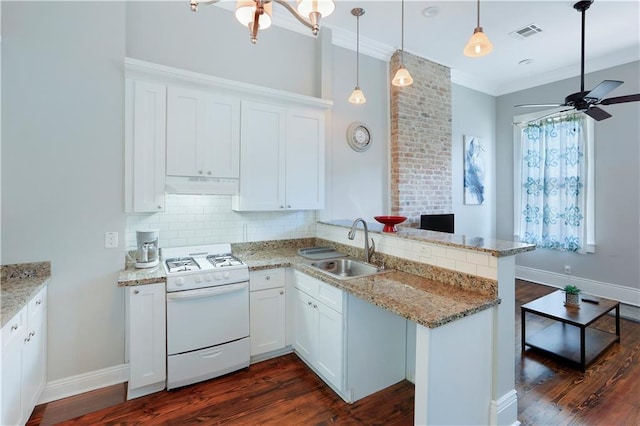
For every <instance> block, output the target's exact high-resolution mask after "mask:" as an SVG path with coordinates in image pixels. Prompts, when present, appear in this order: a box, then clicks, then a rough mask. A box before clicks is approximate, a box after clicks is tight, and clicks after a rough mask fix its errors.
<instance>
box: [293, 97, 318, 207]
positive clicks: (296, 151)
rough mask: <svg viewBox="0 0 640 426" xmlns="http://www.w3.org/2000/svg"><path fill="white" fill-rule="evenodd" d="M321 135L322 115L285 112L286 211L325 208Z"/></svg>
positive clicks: (301, 111)
mask: <svg viewBox="0 0 640 426" xmlns="http://www.w3.org/2000/svg"><path fill="white" fill-rule="evenodd" d="M324 133H325V122H324V111H318V110H313V109H301V108H297V109H291V108H290V109H288V110H287V146H286V176H285V180H286V185H285V192H286V201H287V203H286V207H287V209H292V210H318V209H322V208H324V197H325V194H324V140H325V136H324Z"/></svg>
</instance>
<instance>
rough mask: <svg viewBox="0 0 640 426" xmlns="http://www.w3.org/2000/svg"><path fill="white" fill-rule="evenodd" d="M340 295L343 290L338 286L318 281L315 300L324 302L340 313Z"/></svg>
mask: <svg viewBox="0 0 640 426" xmlns="http://www.w3.org/2000/svg"><path fill="white" fill-rule="evenodd" d="M342 295H343V291H342V290H340V289H339V288H336V287H334V286H332V285H329V284H326V283H323V282H322V281H319V282H318V294H317V295H316V300H317V301H318V302H321V303H324V304H325V305H327V306H328V307H330V308H331V309H333V310H334V311H336V312H338V313H340V314H341V313H342Z"/></svg>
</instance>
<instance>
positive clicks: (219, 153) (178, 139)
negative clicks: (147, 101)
mask: <svg viewBox="0 0 640 426" xmlns="http://www.w3.org/2000/svg"><path fill="white" fill-rule="evenodd" d="M167 97H168V100H167V175H168V176H187V177H207V178H211V177H214V178H230V179H233V178H235V179H237V178H238V174H239V151H240V98H239V97H233V96H225V95H221V94H217V93H215V92H213V91H210V90H204V89H203V90H194V89H187V88H182V87H171V86H170V87H169V89H168V94H167Z"/></svg>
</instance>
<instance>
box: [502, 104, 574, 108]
mask: <svg viewBox="0 0 640 426" xmlns="http://www.w3.org/2000/svg"><path fill="white" fill-rule="evenodd" d="M561 106H564V104H521V105H514V107H516V108H542V107H561Z"/></svg>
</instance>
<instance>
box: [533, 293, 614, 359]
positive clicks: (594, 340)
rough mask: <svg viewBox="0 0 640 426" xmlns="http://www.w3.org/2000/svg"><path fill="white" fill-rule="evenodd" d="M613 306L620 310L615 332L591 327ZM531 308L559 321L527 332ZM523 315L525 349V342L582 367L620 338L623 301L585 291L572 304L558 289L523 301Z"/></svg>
mask: <svg viewBox="0 0 640 426" xmlns="http://www.w3.org/2000/svg"><path fill="white" fill-rule="evenodd" d="M585 300H590V301H592V303H589V302H586V301H585ZM593 302H596V303H593ZM613 309H615V310H616V333H615V334H613V333H607V332H605V331H602V330H598V329H595V328H593V327H589V325H591V324H592V323H593V322H595V321H596V320H597V319H599V318H601V317H602V316H604V315H606V314H608V313H609V312H611V311H612V310H613ZM527 312H529V313H530V314H534V315H539V316H542V317H546V318H550V319H552V320H555V321H554V322H553V323H552V324H551V325H549V326H547V327H546V328H544V329H542V330H540V331H536V332H534V333H532V335H531V336H527V335H526V313H527ZM520 315H521V317H520V318H521V323H522V324H521V325H522V351H523V352H524V350H525V346H530V347H532V348H536V349H540V350H542V351H545V352H548V353H550V354H553V355H556V356H559V357H561V358H563V359H565V360H568V361H570V362H571V363H573V364H575V365H577V366H579V367H580V368H581V369H582V371H584V370H585V368H586V366H587V365H589V364H590V363H591V362H592V361H593V360H594V359H596V358H597V357H598V355H600V354H601V353H602V352H604V351H605V350H606V349H607V348H608V347H609V346H611V345H612V344H614V343H615V342H619V341H620V302H618V301H615V300H609V299H604V298H602V297H596V296H591V295H588V294H581V295H580V307H579V308H578V307H569V306H565V305H564V292H563V291H562V290H558V291H556V292H553V293H551V294H548V295H546V296H543V297H541V298H539V299H536V300H533V301H531V302H529V303H526V304H524V305H522V307H521V308H520Z"/></svg>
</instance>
